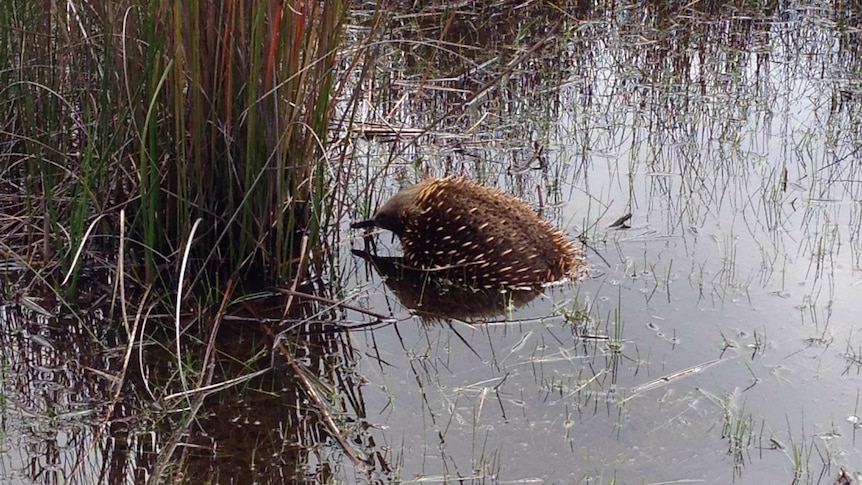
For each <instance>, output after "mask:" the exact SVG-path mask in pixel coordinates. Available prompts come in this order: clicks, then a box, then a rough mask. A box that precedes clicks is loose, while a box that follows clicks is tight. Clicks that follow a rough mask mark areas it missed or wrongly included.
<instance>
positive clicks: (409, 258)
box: [351, 177, 583, 288]
mask: <svg viewBox="0 0 862 485" xmlns="http://www.w3.org/2000/svg"><path fill="white" fill-rule="evenodd" d="M373 226H377V227H381V228H383V229H388V230H390V231H392V232H393V233H395V234H396V235H397V236H398V237H399V238H400V239H401V246H402V249H403V252H404V262H405V264H406V265H408V266H410V267H413V268H416V269H424V270H429V271H434V272H440V273H439V274H440V275H441V276H443V277H445V278H448V279H449V280H452V281H454V282H457V283H463V284H467V285H470V286H476V287H485V288H489V287H526V286H537V285H540V284H542V283H547V282H551V281H557V280H559V279H561V278H563V277H566V276H574V275H575V273H576V270H577V268H578V266H579V265H580V264H581V262H582V261H583V259H582V257H581V252H580V251H579V250H578V249H577V248H576V247H575V246H574V245H573V244H572V242H571V241H568V240H567V239H566V237H565V235H564V234H563V233H562V232H560V231H558V230H556V229H554V228H553V227H551V225H550V224H548V223H547V222H546V221H544V220H542V219H541V218H539V216H538V215H537V214H536V213H535V212H534V211H533V210H532V209H531V208H530V206H528V205H527V204H526V203H525V202H523V201H521V200H519V199H516V198H515V197H512V196H510V195H506V194H503V193H501V192H498V191H496V190H494V189H490V188H488V187H484V186H482V185H479V184H477V183H475V182H471V181H469V180H466V179H464V178H461V177H446V178H439V179H438V178H428V179H426V180H424V181H422V182H420V183H418V184H416V185H413V186H410V187H407V188H405V189H403V190H401V191H400V192H398V193H397V194H395V196H393V197H392V198H391V199H389V201H388V202H386V204H384V205H383V207H381V208H380V209H378V210H377V212H376V213H375V214H374V217H372V218H371V219H369V220H366V221H361V222H357V223H355V224H353V225H352V226H351V227H353V228H361V227H373Z"/></svg>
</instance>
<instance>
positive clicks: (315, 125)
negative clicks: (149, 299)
mask: <svg viewBox="0 0 862 485" xmlns="http://www.w3.org/2000/svg"><path fill="white" fill-rule="evenodd" d="M346 3H347V2H346V1H340V0H336V1H327V2H318V1H311V0H297V1H293V2H281V1H275V0H269V1H261V2H236V1H230V0H224V1H219V0H189V1H180V0H175V1H169V2H156V1H145V0H118V1H111V2H83V1H78V2H76V1H70V2H63V3H62V4H61V5H60V4H57V3H56V2H32V1H24V0H9V1H7V2H4V8H3V9H0V27H2V28H0V49H3V52H4V53H5V55H3V56H0V85H2V86H3V88H2V89H0V103H2V107H3V109H2V111H0V113H2V114H0V190H2V192H3V193H12V194H14V193H17V194H19V195H20V196H21V197H20V200H21V202H20V203H18V204H9V205H8V206H6V207H3V208H2V209H3V210H4V211H5V212H7V214H8V213H12V214H14V215H15V216H16V217H20V218H21V219H22V220H25V221H26V224H22V225H21V226H20V227H21V231H22V232H21V233H20V234H18V235H17V236H18V237H19V239H16V240H15V241H16V242H17V244H14V245H13V244H11V243H10V241H12V240H11V239H7V240H6V241H5V242H4V245H5V246H6V247H7V248H8V249H7V251H9V252H13V253H15V256H17V257H20V258H21V259H23V260H26V261H28V262H30V264H33V265H34V266H37V267H40V268H44V269H45V270H46V272H51V271H52V270H58V269H63V270H68V269H70V268H69V267H70V265H71V262H72V257H71V256H72V255H73V254H74V252H75V249H76V248H77V247H78V246H79V245H80V244H82V243H84V242H85V241H83V237H84V234H85V231H86V229H87V226H88V224H89V223H90V222H92V221H93V220H95V218H96V217H99V216H104V217H103V218H102V219H101V221H100V225H99V227H98V228H97V230H96V231H94V232H93V234H94V237H93V238H92V240H90V241H86V243H87V244H88V247H90V248H92V247H97V245H100V244H101V245H105V247H106V248H107V249H109V250H110V249H111V248H115V247H117V246H118V242H117V235H118V234H119V228H118V224H119V213H120V211H121V210H124V211H125V212H126V214H128V215H129V217H128V221H129V222H128V224H129V227H128V228H127V231H126V233H127V234H128V235H129V238H130V239H129V244H128V245H127V246H128V247H129V248H130V254H133V255H135V256H136V258H135V260H136V261H137V262H138V263H139V265H137V266H133V267H131V268H130V269H131V270H135V268H137V270H136V273H135V276H136V277H137V278H139V280H140V281H142V282H147V283H153V282H155V283H159V282H161V283H163V284H165V285H168V284H172V282H171V281H170V280H171V279H172V278H173V276H165V275H175V274H177V273H178V272H177V271H170V270H171V269H174V268H176V266H177V265H178V264H179V263H178V259H179V255H180V254H181V249H182V248H183V247H184V246H185V244H186V243H187V238H188V237H189V236H190V234H191V232H192V231H191V228H192V226H193V225H194V223H195V221H197V220H199V219H200V221H201V227H202V228H204V230H199V231H198V232H197V233H196V240H195V241H193V244H192V253H191V256H192V257H191V258H190V259H189V261H188V264H189V265H190V268H191V269H193V270H196V272H193V273H191V274H196V275H199V274H207V275H209V276H210V277H213V276H215V277H216V278H215V279H211V280H210V281H211V282H216V283H217V282H218V281H221V278H223V277H225V276H231V277H233V276H240V275H248V274H252V273H253V274H255V275H256V276H257V275H263V276H264V279H265V280H267V281H276V282H277V281H286V280H288V279H290V278H292V277H293V276H294V275H295V273H296V270H297V269H298V263H299V262H300V261H302V260H303V257H304V256H305V255H304V254H302V251H301V249H303V248H304V251H305V252H309V251H311V250H313V249H314V248H315V247H316V246H317V245H318V244H319V241H320V238H321V228H322V227H324V226H325V225H326V224H328V223H329V221H328V217H329V214H330V213H331V207H329V205H330V204H331V202H328V200H327V198H326V197H325V196H324V194H325V193H327V191H328V190H329V188H328V179H327V177H328V175H327V174H328V171H327V160H326V154H325V151H324V147H325V146H326V143H327V141H328V133H327V129H328V126H329V122H330V118H331V116H332V113H333V111H334V106H335V99H336V93H337V91H338V89H339V86H338V85H337V84H336V77H335V74H334V73H335V68H336V66H337V63H338V62H339V61H340V57H339V56H340V53H339V44H340V42H341V41H342V38H343V29H344V22H345V18H346V17H345V16H346V6H347V5H346ZM303 241H305V242H306V244H302V242H303ZM166 269H168V270H169V271H165V270H166ZM214 269H217V270H214ZM204 270H205V271H204ZM55 273H59V271H55Z"/></svg>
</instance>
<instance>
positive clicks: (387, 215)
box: [350, 183, 427, 238]
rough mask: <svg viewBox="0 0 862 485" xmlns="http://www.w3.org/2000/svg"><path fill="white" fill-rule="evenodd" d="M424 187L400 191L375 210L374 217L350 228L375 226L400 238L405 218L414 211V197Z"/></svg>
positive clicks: (420, 185)
mask: <svg viewBox="0 0 862 485" xmlns="http://www.w3.org/2000/svg"><path fill="white" fill-rule="evenodd" d="M426 185H427V184H426V183H419V184H416V185H413V186H411V187H407V188H406V189H403V190H401V191H400V192H398V193H397V194H395V195H394V196H392V198H391V199H389V200H388V201H387V202H386V203H385V204H383V206H382V207H381V208H379V209H377V212H375V213H374V217H372V218H371V219H368V220H365V221H360V222H356V223H353V224H351V225H350V227H352V228H354V229H357V228H362V227H372V226H376V227H379V228H382V229H386V230H387V231H392V232H393V233H395V235H396V236H398V237H399V238H400V237H401V236H403V235H404V228H405V224H406V222H407V221H406V218H407V217H409V215H410V213H411V212H412V211H413V210H414V209H416V208H415V207H413V205H414V203H415V200H416V196H417V195H419V193H420V192H421V191H422V189H424V188H425V186H426Z"/></svg>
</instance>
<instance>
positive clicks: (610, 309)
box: [348, 3, 862, 483]
mask: <svg viewBox="0 0 862 485" xmlns="http://www.w3.org/2000/svg"><path fill="white" fill-rule="evenodd" d="M846 14H848V13H847V12H835V11H833V10H832V9H831V7H826V6H824V7H823V8H822V9H821V8H818V7H813V6H810V5H807V4H806V5H804V6H803V5H800V4H794V3H790V4H787V5H782V6H781V7H780V8H779V7H778V6H774V7H772V8H771V9H770V8H768V7H764V9H762V10H761V9H758V10H757V11H734V9H732V8H728V9H722V10H721V11H720V12H717V11H716V12H712V11H703V12H700V11H680V12H667V11H658V10H655V9H651V8H649V7H646V8H640V7H637V8H636V7H631V8H620V9H619V10H617V11H614V12H591V15H594V16H593V17H591V19H592V20H591V21H590V22H580V23H573V24H572V25H571V30H570V31H569V32H568V35H566V36H561V37H564V38H565V40H560V42H564V43H565V48H564V49H563V53H562V54H560V53H559V52H557V54H558V55H559V56H560V57H557V58H556V59H558V60H560V64H559V65H558V66H557V67H558V69H559V72H560V73H561V74H560V75H559V78H558V79H557V80H558V81H559V88H558V89H557V88H556V87H554V86H547V85H544V86H537V85H531V82H533V81H535V79H533V78H530V77H529V76H526V75H522V76H521V77H518V76H517V75H513V77H515V78H516V79H518V80H520V81H521V82H523V84H521V85H518V86H520V87H521V89H522V91H517V90H516V89H515V87H513V86H511V85H510V86H509V87H508V88H507V89H502V90H499V91H496V92H494V93H493V94H490V95H489V98H490V100H487V101H486V102H485V104H483V105H482V106H484V107H485V109H490V108H488V107H489V106H495V105H496V106H499V105H497V103H500V105H505V110H506V111H505V113H503V112H500V111H497V112H492V113H491V114H490V116H486V115H487V113H483V112H482V110H481V109H475V110H472V111H468V112H467V113H466V114H460V115H461V116H462V118H466V119H469V120H471V122H477V123H479V124H480V125H481V126H485V125H487V124H488V122H487V118H493V119H494V120H495V121H499V122H501V125H500V126H498V127H497V128H496V131H494V132H493V133H492V134H489V133H483V134H475V135H470V134H463V133H462V134H460V135H459V139H458V140H457V141H454V142H453V141H451V140H447V139H446V138H445V137H443V136H439V137H438V138H437V142H438V143H437V144H436V145H432V146H430V147H429V146H428V145H425V144H423V145H420V146H416V147H414V148H413V149H411V150H407V151H405V152H401V153H400V154H399V155H398V157H397V158H396V160H397V161H398V162H400V163H402V164H403V165H400V166H399V165H395V166H390V167H389V170H388V172H386V173H387V174H388V175H387V176H385V177H384V178H385V183H383V187H388V188H389V190H394V187H393V184H392V182H391V181H392V180H393V177H392V175H395V176H396V177H397V176H398V175H399V174H401V176H404V174H407V178H408V179H409V178H410V177H411V176H412V177H413V180H415V178H416V177H418V176H419V175H417V172H422V171H423V170H425V171H429V172H430V173H432V174H434V175H443V174H447V173H457V174H467V175H468V176H471V177H474V178H479V179H481V180H483V181H484V182H485V183H487V184H489V185H494V186H496V187H498V188H500V189H501V190H504V191H506V192H509V193H514V194H516V195H519V196H521V197H524V198H525V199H528V200H530V201H531V202H532V203H533V204H534V206H537V207H538V206H539V205H540V204H541V205H543V206H544V212H545V216H546V217H549V218H550V219H552V220H554V221H555V222H556V223H557V224H558V225H560V226H562V227H564V228H566V230H567V232H568V233H569V234H571V235H580V234H583V235H585V237H586V240H587V241H588V244H589V248H588V249H586V251H587V255H588V259H589V263H590V264H591V266H592V271H591V273H590V275H589V277H587V278H586V279H584V280H582V281H581V282H579V283H578V284H577V285H569V286H560V287H555V288H552V289H549V290H547V291H546V292H545V294H544V295H542V296H540V297H538V298H537V299H535V300H533V301H532V302H531V303H529V304H528V305H527V306H526V307H521V308H512V307H510V308H509V311H508V313H505V314H503V315H500V316H498V317H496V318H492V319H490V323H484V324H478V325H472V326H471V325H467V324H465V323H463V321H458V320H454V321H448V322H447V323H443V324H441V323H440V322H437V323H434V324H431V325H423V323H422V318H421V317H419V316H411V312H410V311H409V310H408V309H407V308H405V307H404V306H400V305H398V303H397V299H395V298H393V294H392V293H391V292H389V291H388V290H387V289H386V288H385V286H384V285H383V284H381V283H380V282H379V281H378V280H375V279H374V277H373V276H372V277H371V279H370V281H369V283H368V285H370V286H369V287H367V288H362V295H363V299H364V298H367V301H365V300H363V301H364V303H366V304H367V305H369V306H370V307H372V308H375V309H377V310H378V311H386V310H388V309H391V311H392V314H393V315H394V316H395V317H396V318H398V319H399V322H398V324H397V325H394V326H392V327H386V328H381V329H377V330H375V331H374V333H373V336H372V335H368V334H364V335H363V334H355V335H354V344H355V345H357V346H358V347H359V348H360V349H363V348H366V350H364V352H365V353H366V355H373V356H374V358H368V359H362V360H361V361H360V362H359V372H361V373H362V374H363V375H366V376H367V378H368V379H369V381H370V384H371V385H369V386H368V387H367V388H366V391H365V398H366V403H367V409H368V410H369V413H370V414H371V415H370V416H369V421H370V422H373V423H375V424H376V425H377V426H379V428H380V429H378V430H377V431H376V433H378V434H379V436H380V437H379V438H378V440H377V442H378V444H379V443H381V441H383V442H385V443H386V446H387V447H388V450H389V452H390V453H391V455H390V457H391V460H392V461H394V462H396V463H397V464H398V467H399V470H400V473H399V474H400V476H401V477H402V478H403V479H410V478H418V477H423V478H425V479H429V480H432V481H434V480H455V479H457V478H458V477H473V478H475V479H476V481H484V480H499V481H503V482H509V481H512V482H529V483H532V482H536V483H546V482H550V483H609V482H611V481H612V480H613V479H614V478H615V479H616V483H642V482H646V483H653V482H676V481H683V482H684V481H692V482H695V483H729V482H730V481H731V480H737V481H738V482H739V483H758V482H760V483H790V482H791V480H793V479H794V478H798V479H800V480H801V481H802V482H803V483H815V482H817V481H818V480H825V481H829V482H831V481H832V480H833V479H835V477H837V476H838V474H839V467H842V466H843V467H845V468H847V469H848V470H850V471H853V470H856V469H858V462H859V455H858V452H857V451H856V447H855V446H854V436H855V431H856V430H855V426H854V422H855V419H856V418H855V416H856V414H857V413H858V412H860V411H859V410H858V397H859V383H860V380H859V371H860V364H859V355H858V353H859V350H858V349H859V348H860V341H859V338H860V337H859V336H858V334H859V332H858V329H857V328H856V326H857V325H858V314H859V312H858V309H859V304H858V302H857V298H858V297H859V296H860V295H862V293H860V291H862V287H860V281H862V272H860V269H862V267H860V256H862V244H860V240H859V229H860V217H862V214H860V209H862V207H860V200H862V165H860V163H862V159H860V156H859V145H860V133H859V114H860V109H862V105H860V101H859V99H860V98H859V97H860V93H859V82H860V81H859V56H858V52H857V51H856V47H854V45H855V42H856V40H858V39H857V38H858V33H856V32H855V31H847V30H846V29H842V28H840V25H839V24H840V23H841V22H842V20H841V16H842V15H846ZM853 15H858V14H855V13H854V14H853ZM588 17H589V15H588ZM546 62H552V61H547V60H546ZM533 65H534V66H540V65H542V62H539V61H537V62H535V63H533ZM543 75H544V76H547V77H546V78H544V80H543V81H542V82H544V81H548V80H549V79H550V80H553V79H554V75H553V74H551V73H549V72H544V71H543ZM440 84H441V85H445V84H446V83H445V81H440ZM511 84H514V85H517V83H514V82H513V83H511ZM540 84H541V83H540ZM540 91H541V92H542V94H537V93H539V92H540ZM549 92H550V93H549ZM501 98H505V101H501ZM495 100H496V101H495ZM536 100H539V101H538V102H537V101H536ZM413 101H414V103H416V105H418V106H423V104H422V103H423V101H422V100H421V99H415V100H413ZM477 120H485V121H477ZM466 124H467V125H470V124H471V123H470V122H466ZM444 125H445V122H444ZM448 128H449V129H451V130H453V131H455V129H456V127H448ZM438 130H439V131H440V132H444V133H447V127H445V126H444V127H442V128H438ZM537 146H540V147H541V150H537V148H536V147H537ZM380 149H381V148H380V147H379V146H374V145H372V146H370V147H361V149H360V150H358V151H359V152H360V153H361V154H364V155H365V160H366V162H367V163H368V164H369V165H374V164H376V163H379V160H380V158H384V157H380V155H379V152H377V150H380ZM441 159H442V160H445V161H446V163H445V164H440V163H436V161H439V160H441ZM414 165H418V166H420V167H421V168H420V169H419V170H414ZM537 194H541V195H537ZM627 213H631V214H632V218H631V219H630V220H629V221H628V223H627V224H628V226H629V227H627V228H609V227H608V226H610V225H611V224H612V223H613V222H614V221H615V220H616V219H617V218H619V217H620V216H622V215H624V214H627ZM389 240H390V239H389V237H388V235H386V236H384V237H382V239H381V241H383V243H384V244H386V243H388V242H389ZM392 249H393V250H394V251H395V252H397V245H395V246H394V247H393V248H392ZM350 264H353V263H348V267H351V268H352V266H350ZM366 277H367V273H365V272H364V271H363V270H362V269H361V267H360V269H359V270H358V271H357V280H358V281H359V282H360V287H361V283H362V282H363V281H364V280H365V278H366ZM581 308H583V309H585V310H584V311H586V313H587V314H588V315H589V318H588V319H587V321H576V322H572V321H571V319H568V320H567V319H566V318H564V314H565V311H566V310H574V309H581ZM467 320H470V319H467ZM486 320H487V319H486ZM374 410H378V412H379V415H378V416H377V417H374V416H373V412H374ZM823 477H825V478H823Z"/></svg>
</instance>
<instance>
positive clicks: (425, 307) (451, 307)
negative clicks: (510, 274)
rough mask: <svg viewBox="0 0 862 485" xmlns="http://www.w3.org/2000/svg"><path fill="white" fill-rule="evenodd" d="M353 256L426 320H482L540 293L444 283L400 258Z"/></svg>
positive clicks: (364, 253)
mask: <svg viewBox="0 0 862 485" xmlns="http://www.w3.org/2000/svg"><path fill="white" fill-rule="evenodd" d="M353 255H354V256H357V257H360V258H362V259H364V260H366V261H368V262H370V263H371V264H372V265H373V267H374V269H375V270H376V271H377V273H378V274H379V275H380V276H381V277H382V279H383V282H384V283H385V284H386V287H387V288H389V290H391V291H392V293H393V294H394V295H395V296H396V297H397V298H398V300H399V301H400V303H401V304H402V305H404V307H405V308H407V309H409V310H411V311H413V312H414V313H415V314H416V315H419V316H420V317H421V318H422V319H423V320H424V321H425V322H426V323H435V322H440V321H445V320H461V321H464V322H468V323H485V322H487V321H489V320H490V319H493V318H494V317H499V316H501V315H505V314H506V313H509V312H511V311H512V310H514V309H517V308H520V307H522V306H524V305H526V304H527V303H529V302H531V301H532V300H533V299H535V298H536V297H537V296H538V295H539V294H541V290H540V289H538V288H530V289H527V288H525V289H509V290H505V291H501V290H500V289H496V288H491V289H488V288H483V289H476V288H470V287H464V286H458V285H453V284H447V283H445V282H442V281H439V279H437V278H434V277H433V275H430V274H429V273H428V272H427V271H421V270H414V269H410V268H406V267H405V266H404V265H403V264H402V262H401V258H400V257H392V256H377V255H373V254H371V253H369V252H368V251H359V250H353Z"/></svg>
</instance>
